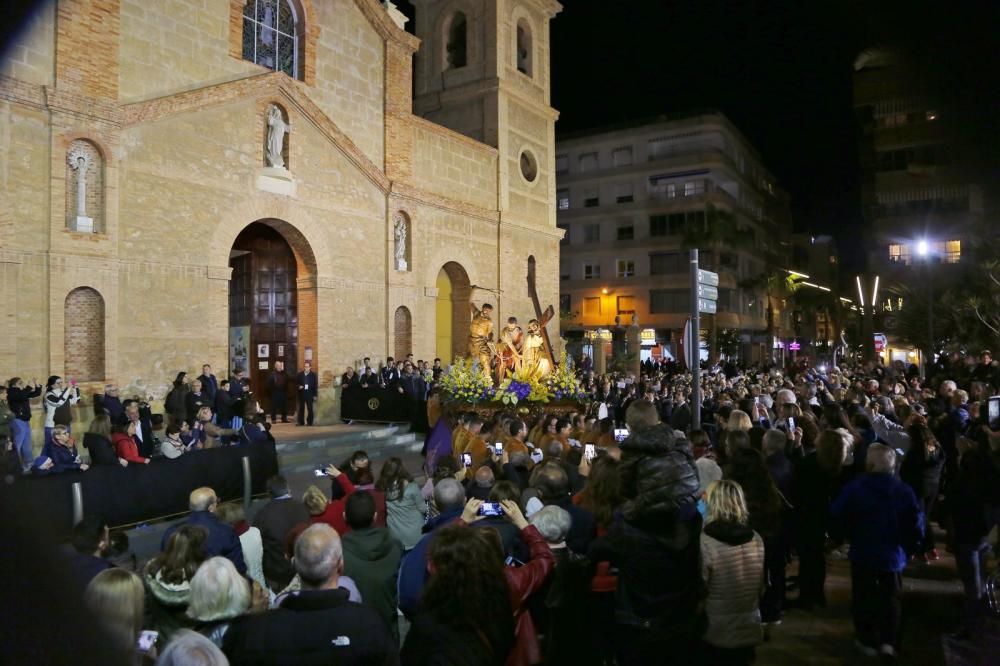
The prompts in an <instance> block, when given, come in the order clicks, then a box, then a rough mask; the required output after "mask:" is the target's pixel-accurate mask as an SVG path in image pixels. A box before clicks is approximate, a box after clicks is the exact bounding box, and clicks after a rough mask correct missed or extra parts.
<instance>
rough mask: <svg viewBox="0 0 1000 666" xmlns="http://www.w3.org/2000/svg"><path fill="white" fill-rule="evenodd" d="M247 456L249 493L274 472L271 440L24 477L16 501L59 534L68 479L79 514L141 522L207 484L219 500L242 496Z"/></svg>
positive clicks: (69, 499)
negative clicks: (77, 487)
mask: <svg viewBox="0 0 1000 666" xmlns="http://www.w3.org/2000/svg"><path fill="white" fill-rule="evenodd" d="M244 456H245V457H247V458H248V459H249V460H250V475H251V479H252V485H253V493H254V494H257V493H262V492H265V491H266V487H267V479H268V478H269V477H271V476H273V475H274V474H277V472H278V456H277V453H276V452H275V449H274V446H273V445H272V444H255V445H254V446H251V447H247V448H242V447H225V448H218V449H207V450H205V451H193V452H191V453H188V454H186V455H183V456H181V457H180V458H175V459H174V460H167V459H165V458H159V459H155V460H153V462H152V463H150V464H149V465H137V464H134V463H130V464H129V466H128V467H119V466H118V465H96V466H94V467H91V468H90V469H89V470H87V471H86V472H67V473H64V474H50V475H48V476H39V477H25V478H23V479H18V480H17V481H16V483H15V487H14V492H13V493H12V495H14V496H15V497H16V498H17V499H16V502H17V503H18V504H21V503H22V502H23V507H22V508H23V510H25V511H30V512H31V515H33V516H36V517H37V519H38V520H40V521H47V524H49V525H50V526H51V527H52V528H53V529H55V530H57V532H59V533H65V532H66V531H68V530H69V529H70V527H72V521H73V491H72V487H73V484H74V483H76V482H80V484H81V485H82V489H83V512H84V515H92V514H96V515H100V516H103V517H104V519H105V520H106V521H107V523H108V525H110V526H112V527H114V526H117V525H128V524H132V523H141V522H146V521H149V520H154V519H156V518H161V517H163V516H168V515H170V514H175V513H180V512H182V511H187V509H188V495H189V494H190V493H191V491H192V490H194V489H195V488H200V487H202V486H208V487H209V488H212V489H213V490H215V493H216V494H217V495H218V496H219V498H220V499H221V500H230V499H239V498H241V497H242V495H243V463H242V458H243V457H244Z"/></svg>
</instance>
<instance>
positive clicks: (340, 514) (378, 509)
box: [309, 474, 386, 536]
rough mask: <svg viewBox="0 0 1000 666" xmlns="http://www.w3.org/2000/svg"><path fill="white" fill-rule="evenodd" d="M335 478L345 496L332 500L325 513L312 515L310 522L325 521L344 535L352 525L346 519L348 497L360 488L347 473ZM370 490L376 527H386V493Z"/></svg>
mask: <svg viewBox="0 0 1000 666" xmlns="http://www.w3.org/2000/svg"><path fill="white" fill-rule="evenodd" d="M335 480H336V482H337V483H338V484H340V487H341V488H342V489H343V491H344V496H343V497H341V498H340V499H335V500H331V501H330V502H329V503H328V504H327V505H326V509H325V510H324V511H323V513H321V514H319V515H318V516H310V517H309V522H310V523H325V524H327V525H329V526H330V527H332V528H333V529H335V530H337V534H340V535H341V536H343V535H344V534H347V533H348V532H350V531H351V526H350V525H348V524H347V521H345V520H344V509H346V508H347V498H348V497H350V496H351V494H352V493H353V492H354V491H355V490H358V488H357V487H356V486H355V485H354V484H353V483H351V480H350V479H349V478H347V475H346V474H341V475H340V476H338V477H337V478H336V479H335ZM362 490H367V489H362ZM368 492H369V493H371V495H372V498H373V499H374V500H375V527H385V512H386V509H385V493H382V492H380V491H378V490H375V489H371V490H368Z"/></svg>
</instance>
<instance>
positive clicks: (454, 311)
mask: <svg viewBox="0 0 1000 666" xmlns="http://www.w3.org/2000/svg"><path fill="white" fill-rule="evenodd" d="M436 287H437V293H438V295H437V302H436V303H435V315H436V316H435V324H436V325H435V330H436V340H435V342H436V344H435V352H436V355H437V356H438V357H439V358H440V359H441V361H442V363H444V364H446V365H447V364H449V363H451V362H452V361H453V360H455V357H457V356H465V355H466V348H465V347H466V342H467V340H468V335H469V322H470V321H471V320H472V315H471V311H470V309H469V298H470V296H471V294H472V290H471V289H470V282H469V274H468V273H466V272H465V269H464V268H462V266H461V265H460V264H457V263H455V262H454V261H449V262H448V263H447V264H445V265H444V266H442V267H441V270H440V271H438V276H437V284H436Z"/></svg>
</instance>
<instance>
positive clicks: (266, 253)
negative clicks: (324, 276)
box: [229, 220, 317, 413]
mask: <svg viewBox="0 0 1000 666" xmlns="http://www.w3.org/2000/svg"><path fill="white" fill-rule="evenodd" d="M229 265H230V267H231V268H232V275H231V277H230V282H229V341H230V344H229V372H230V374H232V373H233V371H234V370H235V369H236V367H242V368H243V370H244V372H245V375H244V376H245V377H246V378H247V379H249V381H250V389H251V391H253V394H254V399H255V400H256V401H257V402H259V403H260V405H261V407H262V408H263V409H264V410H265V411H267V412H270V408H271V395H270V390H269V388H268V383H269V382H268V380H269V379H270V378H271V376H272V373H274V372H275V371H276V370H278V369H279V368H280V367H282V366H283V371H284V374H285V375H286V376H287V377H289V378H292V377H294V375H295V373H296V372H297V371H298V369H299V367H300V365H301V363H302V362H304V361H307V360H309V361H312V362H313V367H314V368H315V367H316V359H315V349H316V339H317V331H316V321H317V317H316V293H315V280H313V281H310V280H309V279H308V278H310V277H315V270H316V264H315V258H314V257H313V255H312V251H311V249H310V248H309V244H308V242H307V241H306V240H305V237H303V236H302V234H301V233H300V232H299V231H298V230H296V229H295V228H294V227H292V226H291V225H290V224H288V223H286V222H283V221H281V220H260V221H257V222H254V223H252V224H250V225H249V226H247V227H246V228H245V229H243V231H242V232H240V234H239V236H237V238H236V241H235V242H234V243H233V247H232V250H231V252H230V256H229ZM279 363H280V364H281V365H280V366H279V365H278V364H279ZM293 383H294V382H293V381H288V382H287V386H286V396H287V403H288V409H289V413H294V410H295V398H296V391H295V390H294V386H293Z"/></svg>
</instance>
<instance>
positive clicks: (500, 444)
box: [493, 442, 503, 456]
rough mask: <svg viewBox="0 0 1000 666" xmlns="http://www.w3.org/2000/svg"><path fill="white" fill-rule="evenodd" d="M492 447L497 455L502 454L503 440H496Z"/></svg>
mask: <svg viewBox="0 0 1000 666" xmlns="http://www.w3.org/2000/svg"><path fill="white" fill-rule="evenodd" d="M493 448H494V450H496V452H497V455H498V456H500V455H503V442H496V443H495V444H494V445H493Z"/></svg>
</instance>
